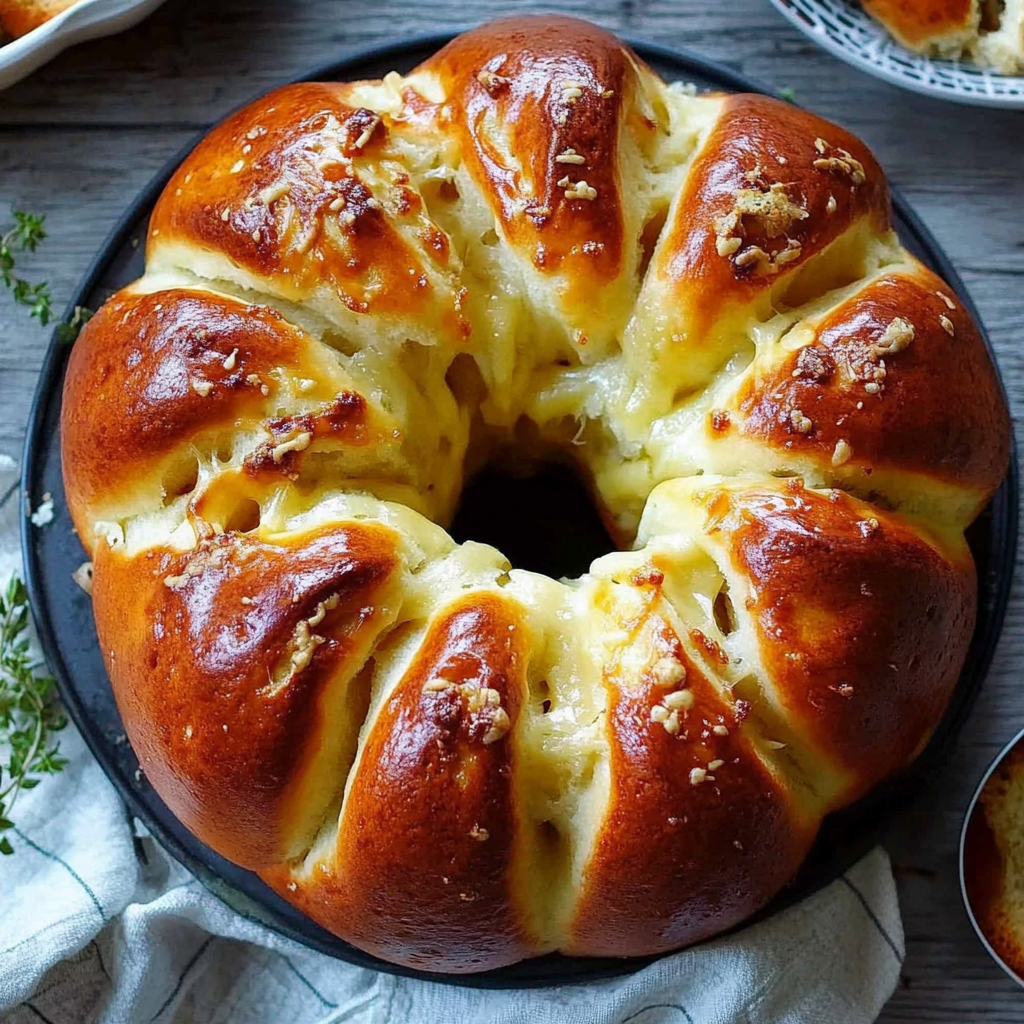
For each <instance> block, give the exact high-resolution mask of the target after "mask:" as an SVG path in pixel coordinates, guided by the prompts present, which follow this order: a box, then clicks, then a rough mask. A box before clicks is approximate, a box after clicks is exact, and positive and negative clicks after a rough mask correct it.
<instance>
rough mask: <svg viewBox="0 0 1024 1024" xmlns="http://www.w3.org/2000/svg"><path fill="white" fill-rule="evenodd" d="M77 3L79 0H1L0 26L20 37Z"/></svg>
mask: <svg viewBox="0 0 1024 1024" xmlns="http://www.w3.org/2000/svg"><path fill="white" fill-rule="evenodd" d="M76 3H78V0H0V28H3V30H4V32H6V33H7V34H8V35H12V36H14V38H15V39H18V38H19V37H20V36H23V35H27V34H28V33H29V32H31V31H32V30H33V29H36V28H39V26H40V25H45V24H46V22H48V21H49V20H50V19H51V18H56V17H57V15H58V14H60V13H61V12H63V11H66V10H67V9H68V8H69V7H74V5H75V4H76Z"/></svg>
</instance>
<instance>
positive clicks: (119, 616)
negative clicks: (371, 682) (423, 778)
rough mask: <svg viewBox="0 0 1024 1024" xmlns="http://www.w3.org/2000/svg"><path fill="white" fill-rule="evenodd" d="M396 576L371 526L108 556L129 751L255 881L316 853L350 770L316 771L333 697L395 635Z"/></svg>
mask: <svg viewBox="0 0 1024 1024" xmlns="http://www.w3.org/2000/svg"><path fill="white" fill-rule="evenodd" d="M397 567H398V560H397V557H396V541H395V537H394V534H393V533H392V531H390V530H387V529H385V528H382V527H379V526H370V525H366V524H364V525H360V526H358V527H354V526H349V527H346V528H345V529H338V530H330V529H322V530H320V531H316V532H314V533H312V534H309V535H307V536H302V537H298V538H294V539H290V540H286V541H283V542H280V543H265V542H262V541H260V540H257V539H255V538H253V537H247V536H245V535H241V534H234V533H229V534H222V535H220V536H218V537H214V538H211V539H209V540H206V541H203V542H201V543H200V544H199V546H198V547H197V548H195V549H193V550H191V551H187V552H174V551H171V550H167V549H164V550H159V549H150V550H149V551H147V552H146V553H145V554H140V555H138V556H136V557H134V558H129V557H126V556H125V555H124V554H123V552H122V550H120V549H116V550H111V549H110V548H109V547H108V546H107V545H106V544H100V545H99V546H98V548H97V552H96V563H95V575H94V584H93V609H94V612H95V616H96V628H97V632H98V634H99V640H100V646H101V650H102V651H103V655H104V660H105V662H106V665H107V671H108V673H109V675H110V679H111V682H112V684H113V687H114V694H115V696H116V697H117V702H118V708H119V710H120V712H121V717H122V719H123V721H124V723H125V729H126V731H127V733H128V737H129V739H130V740H131V743H132V747H133V748H134V750H135V752H136V754H137V755H138V758H139V763H140V765H141V767H142V770H143V771H144V772H145V773H146V777H147V778H148V780H149V782H150V783H151V784H152V785H153V787H154V788H155V789H156V790H157V792H158V793H160V795H161V797H162V798H163V800H164V801H165V802H166V803H167V805H168V806H169V807H170V808H171V810H172V811H173V812H174V814H175V815H177V817H178V818H179V819H180V820H181V821H182V822H183V823H184V824H185V826H186V827H187V828H189V829H190V830H191V831H192V832H194V833H195V834H196V835H197V836H198V837H199V838H200V839H201V840H203V842H206V843H208V844H209V845H210V846H212V847H213V848H214V849H216V850H217V851H218V852H220V853H221V854H223V855H224V856H225V857H228V858H229V859H231V860H233V861H235V862H236V863H238V864H241V865H243V866H245V867H250V868H256V867H262V866H265V865H269V864H275V863H278V862H279V861H281V860H283V859H286V858H288V857H293V856H296V855H297V854H299V853H301V852H302V850H304V849H306V848H308V844H309V842H310V840H311V838H312V833H311V831H310V830H311V828H312V829H313V830H315V828H316V827H317V825H318V824H319V817H318V814H320V815H322V813H323V811H324V810H326V805H327V803H328V802H329V800H330V799H331V797H332V795H333V793H334V791H335V788H336V787H337V786H339V785H340V784H341V783H343V781H344V776H343V775H342V777H341V778H340V779H339V778H338V777H337V773H338V771H339V769H340V763H338V761H339V758H334V759H333V761H334V763H330V764H320V763H318V759H319V758H320V757H321V755H322V753H323V750H325V749H327V748H328V746H329V744H328V743H326V742H325V740H324V736H325V733H329V732H330V731H331V730H332V729H334V728H336V727H337V723H334V722H332V721H330V720H328V719H326V718H325V715H326V710H327V700H328V691H329V690H330V689H333V688H338V687H344V686H345V685H346V684H347V682H348V680H350V679H351V677H352V676H354V675H355V674H356V673H357V672H358V671H359V669H360V668H361V667H362V665H363V662H364V661H365V659H366V654H367V650H368V647H369V646H370V643H371V642H372V639H373V637H374V636H375V635H376V634H377V633H378V632H379V631H380V629H381V628H382V626H383V625H385V624H386V623H387V618H388V605H389V602H390V600H391V598H390V597H389V594H388V589H389V586H391V585H392V583H393V577H394V574H395V572H396V569H397ZM126 594H131V595H132V599H131V600H130V601H126V600H125V595H126ZM143 679H144V680H146V685H139V681H140V680H143ZM309 773H315V774H317V775H320V776H323V777H325V779H326V780H327V786H326V787H325V788H324V789H322V790H321V791H320V792H319V793H316V794H315V795H316V796H317V797H318V798H319V799H321V800H322V801H323V803H322V805H321V806H320V807H319V808H317V807H316V806H312V807H311V806H301V807H294V806H292V804H293V800H292V797H293V794H294V791H295V789H296V787H298V786H300V785H301V781H302V779H303V777H304V776H305V775H307V774H309ZM332 776H333V777H332ZM307 792H308V791H307Z"/></svg>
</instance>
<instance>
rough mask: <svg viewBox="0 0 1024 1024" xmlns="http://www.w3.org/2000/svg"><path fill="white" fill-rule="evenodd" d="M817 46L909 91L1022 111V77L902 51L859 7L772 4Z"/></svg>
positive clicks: (795, 1) (816, 1)
mask: <svg viewBox="0 0 1024 1024" xmlns="http://www.w3.org/2000/svg"><path fill="white" fill-rule="evenodd" d="M770 2H771V4H772V5H773V6H774V7H776V8H777V9H778V10H779V11H780V12H781V13H782V14H783V15H784V16H785V17H786V18H787V19H788V20H789V21H791V22H792V23H793V24H794V25H795V26H796V27H797V28H798V29H800V31H801V32H803V33H804V34H805V35H807V36H809V37H810V38H811V39H813V40H814V41H815V42H816V43H817V44H818V45H819V46H821V47H823V48H824V49H826V50H828V51H829V53H832V54H834V55H835V56H836V57H838V58H839V59H840V60H844V61H846V63H847V64H852V65H853V66H854V67H855V68H859V69H860V70H861V71H866V72H867V73H868V74H869V75H874V76H875V77H876V78H882V79H884V80H885V81H887V82H892V83H893V84H894V85H900V86H902V87H903V88H904V89H910V90H912V91H913V92H920V93H924V94H925V95H927V96H936V97H939V98H940V99H944V100H951V101H952V102H954V103H969V104H973V105H975V106H985V107H1010V108H1017V109H1024V78H1022V77H1019V76H1013V75H1000V74H998V73H997V72H995V71H990V70H988V69H987V68H982V67H978V66H977V65H975V64H971V63H969V62H967V61H956V60H944V59H941V58H938V57H922V56H921V55H920V54H917V53H914V52H913V51H911V50H908V49H907V48H906V47H905V46H901V45H900V44H899V43H898V42H896V40H895V39H893V38H892V36H890V35H889V33H888V32H887V31H886V30H885V29H884V28H883V27H882V26H881V25H880V24H879V23H878V22H876V21H874V20H873V19H872V18H870V17H869V16H868V15H867V14H866V13H865V12H864V10H862V8H861V6H860V4H859V3H854V2H849V0H770Z"/></svg>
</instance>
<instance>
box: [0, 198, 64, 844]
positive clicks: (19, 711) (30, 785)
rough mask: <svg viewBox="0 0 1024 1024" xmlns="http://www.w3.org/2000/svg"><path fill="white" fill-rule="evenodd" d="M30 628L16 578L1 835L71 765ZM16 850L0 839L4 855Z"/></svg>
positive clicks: (1, 705) (1, 602)
mask: <svg viewBox="0 0 1024 1024" xmlns="http://www.w3.org/2000/svg"><path fill="white" fill-rule="evenodd" d="M27 223H28V227H26V230H29V229H31V230H36V231H41V224H42V220H41V218H39V219H37V220H36V221H35V222H27ZM33 223H34V224H35V227H34V228H33V227H32V224H33ZM27 630H28V593H27V592H26V590H25V585H24V583H22V581H21V580H20V579H18V577H16V576H12V577H11V580H10V582H9V583H8V585H7V588H6V590H5V592H4V594H3V596H2V597H0V749H5V750H6V751H7V763H6V764H4V763H2V762H0V833H2V832H4V831H6V830H7V829H11V828H13V827H14V823H13V820H12V818H11V812H12V810H13V808H14V804H15V802H16V801H17V799H18V794H19V793H20V792H22V791H23V790H28V789H34V788H35V787H36V786H37V785H39V782H40V781H41V779H42V777H43V776H45V775H54V774H56V773H57V772H59V771H61V769H63V768H64V766H65V765H66V764H67V761H66V760H65V759H64V758H62V757H60V756H59V750H60V745H59V744H58V743H57V742H56V740H55V737H54V733H56V732H59V731H60V730H61V729H63V728H64V726H65V725H66V724H67V719H66V718H65V716H64V712H63V711H62V710H61V708H60V706H59V705H58V704H57V702H56V697H55V695H54V686H53V677H52V676H50V675H47V674H46V673H44V672H42V671H40V669H41V667H42V666H40V665H39V664H38V663H37V662H36V661H34V660H33V659H32V656H31V654H30V652H29V644H28V636H27ZM13 852H14V848H13V847H12V846H11V844H10V842H8V840H7V839H6V838H0V854H10V853H13Z"/></svg>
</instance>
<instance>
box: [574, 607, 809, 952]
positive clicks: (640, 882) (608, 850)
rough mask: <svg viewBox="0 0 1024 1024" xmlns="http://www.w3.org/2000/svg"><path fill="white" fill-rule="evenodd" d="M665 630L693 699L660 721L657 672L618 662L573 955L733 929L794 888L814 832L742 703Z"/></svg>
mask: <svg viewBox="0 0 1024 1024" xmlns="http://www.w3.org/2000/svg"><path fill="white" fill-rule="evenodd" d="M658 633H659V634H660V635H658V636H657V637H656V639H655V644H656V645H658V650H659V655H660V657H662V658H665V657H667V658H671V659H672V660H673V661H676V662H678V663H679V664H680V665H682V666H683V667H684V670H685V677H684V678H685V684H686V691H685V692H686V693H688V694H689V695H690V697H691V698H692V700H688V701H687V702H686V705H685V709H683V708H682V707H681V708H680V710H679V711H677V712H676V714H677V716H678V717H677V719H676V720H675V721H673V720H671V719H665V721H664V722H661V721H658V720H656V719H657V718H661V717H663V716H661V715H658V712H657V711H655V709H656V708H658V707H659V706H662V707H664V704H665V701H666V698H668V702H669V703H671V697H670V696H669V694H668V693H667V692H666V689H665V688H664V687H663V686H662V685H660V684H659V681H658V679H657V677H656V675H655V673H654V672H652V671H651V670H650V669H648V670H647V671H646V672H644V673H642V674H641V675H640V676H634V675H633V674H632V673H630V672H625V673H623V672H622V671H621V669H619V667H618V666H616V665H614V664H612V665H611V666H609V671H608V673H607V675H606V679H605V685H606V686H607V687H608V693H609V705H608V720H607V721H608V724H607V734H608V740H609V743H610V746H611V778H612V791H611V796H610V798H609V804H608V812H607V815H606V817H605V820H604V822H603V823H602V827H601V829H600V832H599V834H598V837H597V840H596V843H595V848H594V852H593V853H592V855H591V857H590V859H589V860H588V862H587V866H586V869H585V872H584V882H583V887H582V891H581V892H580V894H579V898H578V900H577V906H578V908H579V910H578V913H577V915H576V918H575V920H574V922H573V926H572V943H571V945H570V947H569V950H570V951H576V952H583V953H586V954H587V955H590V956H595V955H597V956H621V955H622V952H623V951H624V950H628V951H629V954H630V955H633V956H635V955H642V954H653V953H660V952H664V951H665V950H669V949H674V948H677V947H679V946H682V945H688V944H690V943H693V942H698V941H700V940H701V939H704V938H707V937H708V936H709V935H712V934H714V933H715V932H719V931H722V930H724V929H726V928H729V927H732V926H733V925H735V924H737V923H739V922H740V921H742V920H743V919H744V918H746V917H749V916H750V914H752V913H753V912H754V911H755V910H757V909H758V908H760V907H761V906H763V905H764V904H765V903H766V902H767V901H768V900H769V899H770V898H771V897H772V896H774V895H775V893H776V892H778V890H779V889H780V888H781V887H782V886H783V885H784V884H785V883H786V882H787V881H789V879H790V878H791V877H792V876H793V875H794V874H795V873H796V870H797V868H798V867H799V866H800V863H801V861H802V860H803V858H804V855H805V854H806V852H807V850H808V848H809V846H810V844H811V841H812V840H813V838H814V835H815V833H816V831H817V821H816V819H815V818H813V816H811V817H809V816H807V815H806V814H803V813H801V812H800V811H799V809H798V808H797V806H796V805H795V803H794V801H793V798H792V795H791V794H790V793H789V792H788V791H787V789H786V787H785V786H784V785H783V784H782V782H781V781H780V780H779V779H778V778H776V777H775V776H773V774H772V773H771V772H770V771H769V769H768V768H767V766H766V765H765V763H764V761H763V760H762V759H761V758H760V757H759V756H758V754H757V753H756V752H755V750H754V747H753V745H752V743H751V740H750V738H749V737H748V736H747V735H746V734H745V732H744V730H743V725H742V722H743V718H744V714H745V709H744V707H743V702H742V701H736V700H733V699H728V698H727V697H726V696H725V695H723V693H721V692H720V691H719V690H718V689H717V688H715V687H713V686H712V685H711V684H710V683H709V682H708V680H707V678H706V677H705V675H704V674H703V672H702V671H701V669H700V667H699V666H698V665H697V663H696V662H694V661H693V660H692V659H690V658H689V657H688V656H687V655H686V654H685V652H684V651H683V648H682V646H681V644H680V642H679V640H678V638H677V637H676V636H675V634H674V633H673V632H672V631H671V628H670V627H668V625H667V624H666V623H663V624H662V626H661V628H660V629H659V630H658ZM669 692H671V691H669ZM652 716H654V717H652Z"/></svg>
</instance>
